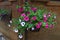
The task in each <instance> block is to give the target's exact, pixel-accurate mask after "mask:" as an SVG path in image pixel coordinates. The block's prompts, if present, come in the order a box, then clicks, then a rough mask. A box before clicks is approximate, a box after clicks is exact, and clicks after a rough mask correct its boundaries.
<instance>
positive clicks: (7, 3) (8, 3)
mask: <svg viewBox="0 0 60 40" xmlns="http://www.w3.org/2000/svg"><path fill="white" fill-rule="evenodd" d="M0 5H1V6H2V5H5V6H8V5H11V2H8V1H6V2H0Z"/></svg>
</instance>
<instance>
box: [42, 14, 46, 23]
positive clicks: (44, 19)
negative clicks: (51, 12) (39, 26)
mask: <svg viewBox="0 0 60 40" xmlns="http://www.w3.org/2000/svg"><path fill="white" fill-rule="evenodd" d="M43 17H44V18H43V21H44V22H46V21H47V16H46V14H44V15H43Z"/></svg>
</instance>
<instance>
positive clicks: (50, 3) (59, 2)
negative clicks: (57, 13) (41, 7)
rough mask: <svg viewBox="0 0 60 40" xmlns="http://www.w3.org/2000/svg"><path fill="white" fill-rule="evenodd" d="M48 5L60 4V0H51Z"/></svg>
mask: <svg viewBox="0 0 60 40" xmlns="http://www.w3.org/2000/svg"><path fill="white" fill-rule="evenodd" d="M46 5H49V6H60V1H49V2H48V3H47V4H46Z"/></svg>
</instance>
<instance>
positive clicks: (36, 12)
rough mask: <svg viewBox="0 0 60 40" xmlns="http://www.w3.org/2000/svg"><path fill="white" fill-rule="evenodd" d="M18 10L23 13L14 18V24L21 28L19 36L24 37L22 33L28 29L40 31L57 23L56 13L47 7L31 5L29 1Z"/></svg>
mask: <svg viewBox="0 0 60 40" xmlns="http://www.w3.org/2000/svg"><path fill="white" fill-rule="evenodd" d="M17 11H18V12H19V13H21V15H20V17H18V18H12V24H13V25H14V26H16V28H17V29H18V30H20V31H19V32H18V33H19V38H22V37H23V36H22V35H21V34H23V33H24V32H25V30H26V29H27V30H30V31H32V32H34V31H35V32H38V31H39V30H40V29H41V28H46V29H48V28H50V27H49V26H50V25H51V27H52V25H54V24H55V21H54V20H55V19H54V18H56V17H55V14H53V13H50V12H48V11H46V9H38V8H37V7H31V6H30V5H29V4H28V3H27V2H26V3H25V6H23V7H18V8H17ZM45 12H47V13H45ZM27 30H26V31H27ZM16 31H17V30H16Z"/></svg>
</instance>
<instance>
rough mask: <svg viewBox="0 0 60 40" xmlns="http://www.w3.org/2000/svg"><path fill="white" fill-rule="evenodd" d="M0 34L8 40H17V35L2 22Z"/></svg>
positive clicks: (0, 23) (0, 22)
mask: <svg viewBox="0 0 60 40" xmlns="http://www.w3.org/2000/svg"><path fill="white" fill-rule="evenodd" d="M0 32H2V33H3V34H4V35H5V36H7V37H8V38H9V39H10V40H18V37H17V34H16V33H15V32H13V31H12V30H11V29H10V28H9V27H8V26H6V25H5V23H4V22H2V21H0Z"/></svg>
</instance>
